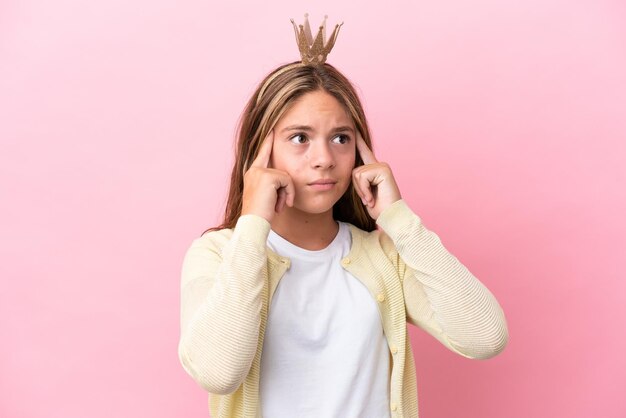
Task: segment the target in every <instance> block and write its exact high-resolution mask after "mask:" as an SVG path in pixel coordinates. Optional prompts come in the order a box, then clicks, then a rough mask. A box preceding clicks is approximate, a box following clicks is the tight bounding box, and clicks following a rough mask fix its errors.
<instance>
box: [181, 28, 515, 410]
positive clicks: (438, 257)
mask: <svg viewBox="0 0 626 418" xmlns="http://www.w3.org/2000/svg"><path fill="white" fill-rule="evenodd" d="M333 35H334V36H335V37H336V33H334V34H333ZM318 37H319V34H318ZM333 41H334V38H333ZM309 46H310V43H309ZM326 53H327V52H326ZM313 55H315V54H313ZM323 58H324V59H323V60H321V62H320V61H318V62H313V63H310V62H308V61H306V60H305V59H304V55H303V59H302V61H296V62H293V63H290V64H287V65H283V66H280V67H279V68H277V69H276V70H274V71H272V72H271V73H270V74H269V75H268V76H267V77H266V78H265V79H264V80H263V81H262V82H261V84H260V85H259V87H258V88H257V89H256V91H255V92H254V94H253V96H252V98H251V99H250V101H249V102H248V104H247V106H246V108H245V111H244V114H243V117H242V120H241V124H240V127H239V138H238V142H237V149H236V159H235V165H234V167H233V171H232V177H231V183H230V192H229V195H228V201H227V206H226V212H225V217H224V222H223V223H222V225H220V226H219V227H218V228H213V229H211V230H209V231H207V232H206V233H205V234H203V235H202V236H201V237H200V238H197V239H195V240H194V241H193V243H192V244H191V246H190V248H189V249H188V251H187V253H186V255H185V258H184V261H183V268H182V287H181V336H180V343H179V357H180V361H181V363H182V365H183V368H184V369H185V371H186V372H187V373H188V374H189V375H190V376H191V377H192V378H193V379H194V380H195V381H196V382H198V383H199V384H200V385H201V386H202V387H203V388H204V389H206V390H207V391H208V392H209V393H210V397H209V409H210V413H211V416H212V417H214V418H226V417H255V418H256V417H264V418H285V417H315V418H320V417H322V418H324V417H376V418H380V417H410V418H413V417H417V416H418V408H417V385H416V376H415V366H414V363H413V354H412V351H411V343H410V340H409V338H408V336H407V325H406V324H407V322H408V323H411V324H413V325H415V326H418V327H420V328H421V329H423V330H424V331H426V332H427V333H429V334H430V335H432V336H433V337H434V338H436V339H437V340H439V341H440V342H441V343H442V344H443V345H444V346H445V347H447V348H448V349H450V350H452V351H453V352H455V353H458V354H459V355H462V356H464V357H468V358H474V359H487V358H490V357H493V356H495V355H496V354H498V353H499V352H501V351H502V350H503V348H504V347H505V345H506V343H507V339H508V331H507V326H506V320H505V317H504V313H503V311H502V309H501V308H500V306H499V304H498V302H497V301H496V299H495V298H494V296H493V295H492V294H491V293H490V292H489V290H488V289H487V288H485V287H484V285H483V284H482V283H481V282H480V281H479V280H478V279H477V278H476V277H474V276H473V275H472V273H470V272H469V270H468V269H467V268H466V267H465V266H464V265H463V264H461V263H460V262H459V260H457V259H456V257H454V256H453V255H452V254H450V253H449V252H448V251H447V250H446V248H445V247H444V246H443V245H442V243H441V241H440V239H439V237H438V236H437V235H436V234H435V233H434V232H432V231H430V230H428V229H427V228H426V227H425V225H424V224H423V222H422V220H421V218H420V217H419V216H418V215H417V214H415V213H414V212H413V211H412V210H411V208H410V207H409V206H408V205H407V203H406V202H405V201H404V200H403V199H402V196H401V194H400V190H399V189H398V185H397V184H396V181H395V179H394V176H393V173H392V170H391V168H390V166H389V165H388V164H386V163H384V162H379V161H378V160H377V159H376V156H375V155H374V153H373V152H372V145H371V138H370V132H369V129H368V125H367V121H366V118H365V114H364V112H363V107H362V106H361V103H360V101H359V98H358V96H357V94H356V92H355V90H354V88H353V86H352V85H351V83H350V82H349V81H348V79H347V78H346V77H345V76H343V75H342V74H341V73H340V72H339V71H338V70H337V69H336V68H334V67H333V66H332V65H330V64H327V63H325V62H324V61H325V56H324V57H323Z"/></svg>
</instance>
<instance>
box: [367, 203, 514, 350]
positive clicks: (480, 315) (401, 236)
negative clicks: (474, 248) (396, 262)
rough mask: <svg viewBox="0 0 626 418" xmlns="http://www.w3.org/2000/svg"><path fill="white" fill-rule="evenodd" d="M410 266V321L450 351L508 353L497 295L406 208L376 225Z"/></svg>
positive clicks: (407, 277)
mask: <svg viewBox="0 0 626 418" xmlns="http://www.w3.org/2000/svg"><path fill="white" fill-rule="evenodd" d="M378 223H379V225H380V226H381V227H382V228H383V229H384V231H385V233H387V234H388V235H389V237H390V238H391V239H392V241H393V243H394V245H395V246H396V248H397V250H398V253H399V255H400V257H401V259H402V261H403V262H404V263H406V266H407V268H406V274H405V276H404V283H403V285H404V291H405V295H404V297H405V302H406V307H407V319H408V320H409V322H411V323H413V324H415V325H418V326H420V327H422V328H423V329H425V330H426V331H427V332H429V333H430V334H431V335H433V336H434V337H435V338H437V339H438V340H439V341H441V342H442V343H443V344H444V345H446V346H447V347H448V348H450V349H451V350H453V351H455V352H457V353H458V354H461V355H463V356H465V357H470V358H489V357H492V356H494V355H496V354H498V353H499V352H500V351H502V350H503V349H504V347H505V346H506V343H507V340H508V330H507V324H506V319H505V316H504V312H503V311H502V308H501V307H500V305H499V303H498V302H497V300H496V299H495V297H494V296H493V294H492V293H491V292H490V291H489V290H488V289H487V288H486V287H485V286H484V285H483V284H482V283H481V282H480V281H479V280H478V279H477V278H476V277H474V275H473V274H472V273H471V272H470V271H469V270H468V269H467V268H466V267H465V266H464V265H463V264H462V263H461V262H460V261H459V260H458V259H457V258H456V257H455V256H454V255H452V254H451V253H450V252H449V251H448V250H447V249H446V248H445V247H444V246H443V244H442V243H441V240H440V239H439V237H438V236H437V235H436V234H435V233H434V232H432V231H429V230H428V229H427V228H426V227H425V226H424V225H423V224H422V222H421V219H420V218H419V217H418V216H417V215H416V214H414V213H413V212H412V211H411V210H410V208H409V207H408V206H407V205H406V203H404V202H402V201H400V202H396V203H395V204H394V205H393V207H390V208H389V210H388V211H385V212H383V214H381V217H379V219H378Z"/></svg>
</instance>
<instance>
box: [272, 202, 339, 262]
mask: <svg viewBox="0 0 626 418" xmlns="http://www.w3.org/2000/svg"><path fill="white" fill-rule="evenodd" d="M272 230H273V231H274V232H276V233H277V234H278V235H280V236H281V237H283V238H284V239H286V240H287V241H289V242H290V243H292V244H294V245H297V246H298V247H300V248H304V249H305V250H310V251H316V250H322V249H324V248H326V247H328V245H329V244H330V243H331V242H332V241H333V239H335V237H336V236H337V232H338V231H339V224H338V223H337V222H335V220H334V219H333V210H332V209H330V210H329V211H327V212H324V213H319V214H311V213H306V212H302V211H300V210H298V209H296V208H290V207H288V206H285V208H284V209H283V211H282V212H281V213H278V214H276V216H274V219H273V220H272Z"/></svg>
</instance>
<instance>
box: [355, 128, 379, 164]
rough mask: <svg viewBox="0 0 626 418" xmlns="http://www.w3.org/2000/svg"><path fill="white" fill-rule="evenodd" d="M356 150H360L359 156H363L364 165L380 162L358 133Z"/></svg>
mask: <svg viewBox="0 0 626 418" xmlns="http://www.w3.org/2000/svg"><path fill="white" fill-rule="evenodd" d="M356 148H357V149H358V150H359V155H361V159H362V160H363V164H372V163H376V162H378V160H376V157H375V156H374V153H373V152H372V150H371V149H369V147H368V146H367V144H366V143H365V140H364V139H363V137H362V136H361V133H360V132H358V131H357V133H356Z"/></svg>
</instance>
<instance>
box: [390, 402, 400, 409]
mask: <svg viewBox="0 0 626 418" xmlns="http://www.w3.org/2000/svg"><path fill="white" fill-rule="evenodd" d="M396 409H398V405H396V404H395V403H393V402H392V403H391V410H392V411H395V410H396Z"/></svg>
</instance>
